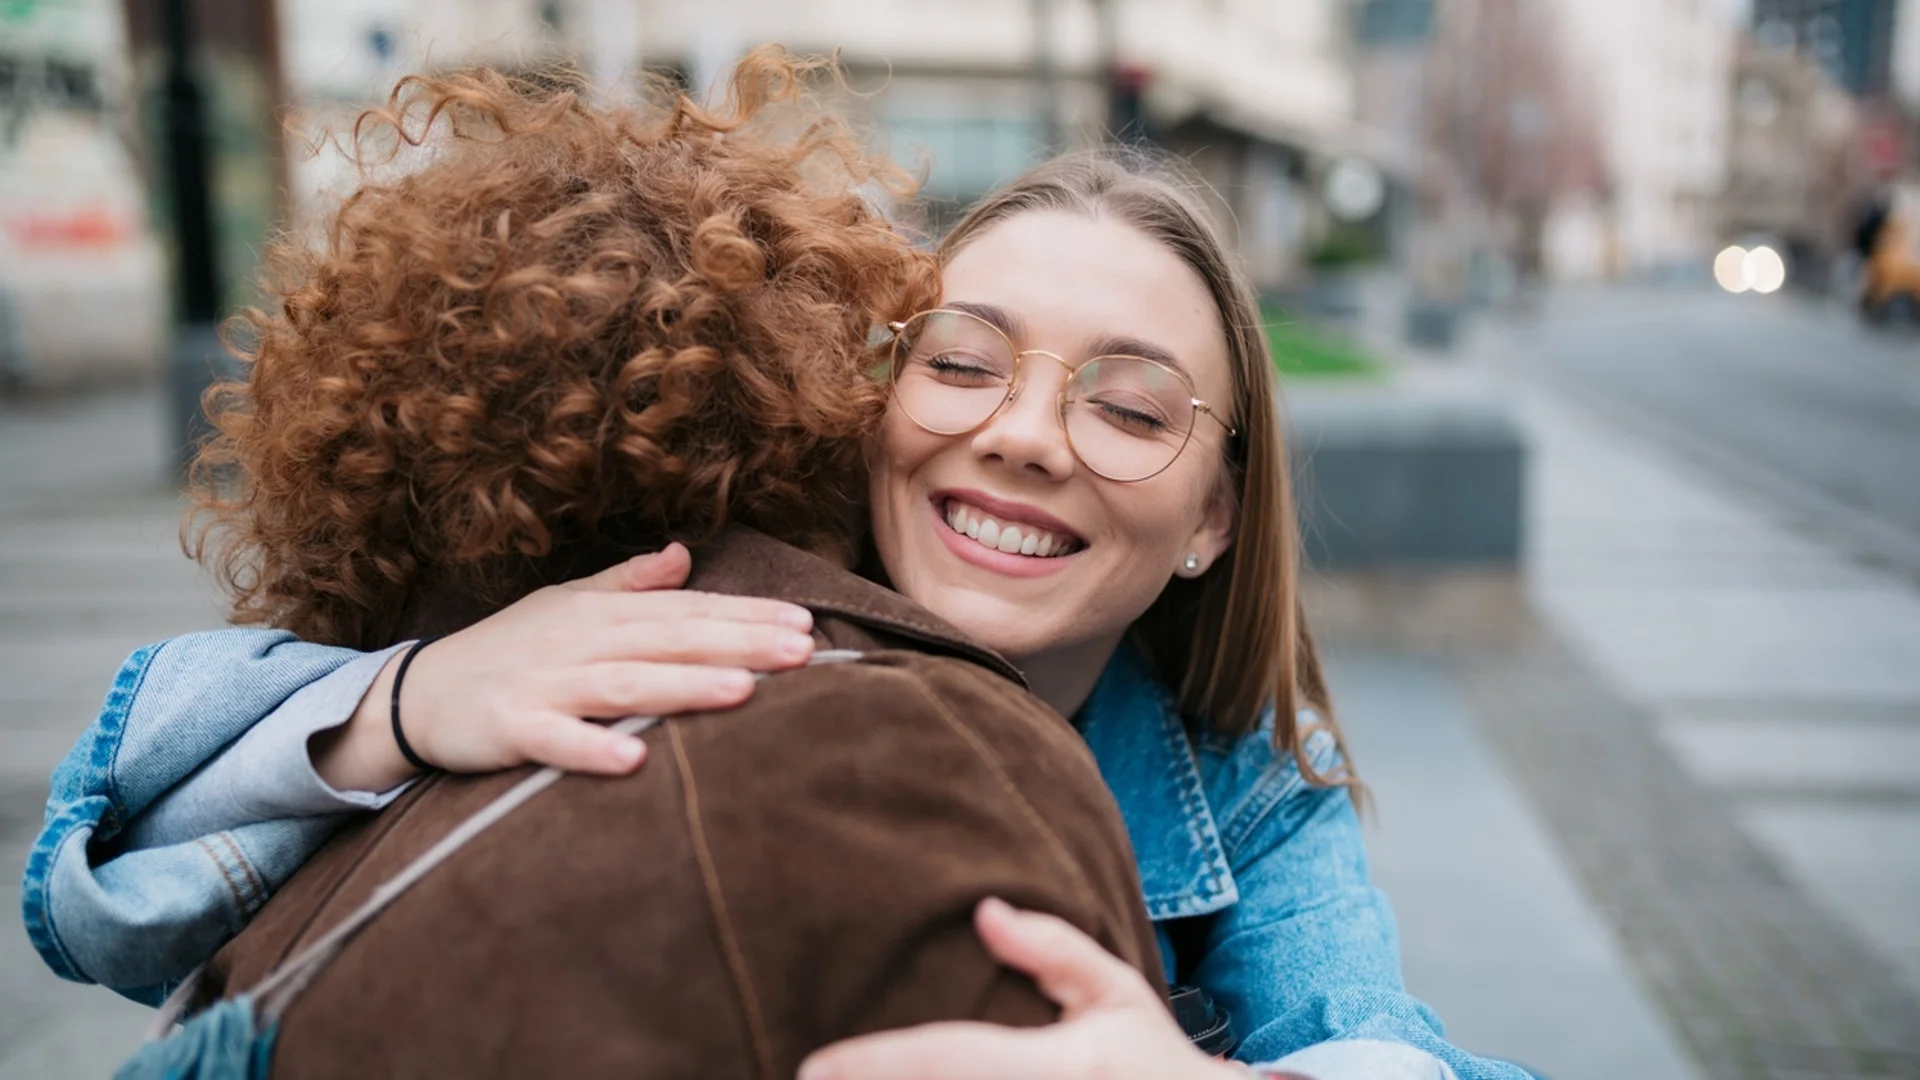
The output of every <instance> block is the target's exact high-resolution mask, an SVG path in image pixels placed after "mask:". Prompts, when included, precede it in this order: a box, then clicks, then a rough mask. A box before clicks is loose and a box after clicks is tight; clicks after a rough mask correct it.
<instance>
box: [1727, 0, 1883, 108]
mask: <svg viewBox="0 0 1920 1080" xmlns="http://www.w3.org/2000/svg"><path fill="white" fill-rule="evenodd" d="M1752 2H1753V27H1754V37H1755V39H1756V40H1757V41H1758V42H1759V43H1760V44H1761V45H1763V46H1767V47H1769V48H1775V49H1791V50H1797V51H1799V52H1801V53H1802V54H1804V55H1805V56H1806V57H1808V58H1809V59H1810V60H1812V61H1813V63H1815V64H1816V65H1818V66H1819V67H1820V69H1821V70H1822V71H1825V72H1826V73H1827V75H1828V76H1830V77H1831V78H1832V79H1833V80H1834V81H1835V82H1836V83H1838V84H1839V85H1840V86H1841V87H1843V88H1844V89H1845V90H1846V91H1847V92H1848V93H1850V94H1853V95H1854V96H1856V97H1881V96H1884V95H1885V94H1887V93H1888V92H1889V90H1890V89H1891V88H1892V78H1893V44H1894V16H1895V13H1896V12H1897V10H1898V9H1899V7H1900V5H1901V0H1752Z"/></svg>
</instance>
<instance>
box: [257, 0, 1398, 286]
mask: <svg viewBox="0 0 1920 1080" xmlns="http://www.w3.org/2000/svg"><path fill="white" fill-rule="evenodd" d="M280 7H281V24H282V27H283V34H284V53H285V60H284V64H285V72H286V83H287V87H288V92H289V95H290V96H291V97H292V98H293V100H294V103H295V104H296V105H297V106H300V107H301V108H302V109H303V110H305V111H306V112H307V113H308V114H309V115H310V116H311V117H312V118H314V120H315V121H316V122H317V121H318V120H323V119H325V118H326V116H327V114H328V111H329V109H332V110H334V112H335V113H336V114H337V112H338V110H339V109H341V108H344V107H346V106H349V105H351V104H357V103H361V102H364V101H365V100H367V99H368V98H370V97H373V96H375V95H378V94H380V93H383V92H384V91H385V89H386V88H387V87H388V86H390V85H391V83H392V81H393V79H394V78H395V77H396V76H398V75H399V74H402V73H404V72H406V71H409V70H417V69H420V68H422V67H444V66H450V65H455V64H464V63H472V62H476V61H480V62H488V63H496V64H507V65H514V64H524V63H537V62H541V61H543V60H546V59H552V58H554V57H556V56H561V55H564V56H568V57H572V58H576V59H578V60H580V61H582V62H583V63H584V64H585V66H586V67H588V69H589V70H591V71H592V72H593V73H594V75H595V76H596V79H597V80H598V81H599V82H600V83H601V84H602V85H603V86H604V85H615V84H617V83H618V82H619V81H620V80H621V79H622V78H623V77H625V76H626V75H628V74H630V73H631V72H632V71H633V70H634V69H636V68H637V67H642V66H644V67H645V68H647V69H649V70H661V71H667V72H671V73H672V74H674V75H675V76H677V77H678V78H679V79H680V80H682V81H683V82H684V83H685V84H686V85H687V86H688V87H689V88H690V89H692V90H693V91H694V92H695V93H706V92H708V91H709V90H710V89H711V87H712V85H713V84H714V83H715V82H716V81H717V80H719V79H720V78H722V77H723V76H724V74H725V73H726V72H727V71H728V69H729V68H730V66H731V65H732V63H733V62H734V60H735V59H737V58H738V57H739V56H740V55H741V54H742V53H744V52H745V51H746V50H747V49H749V48H751V47H753V46H755V45H757V44H760V43H762V42H767V41H776V42H780V43H782V44H784V45H786V46H787V47H789V48H791V49H793V50H795V51H798V52H803V53H830V52H837V53H838V55H839V56H840V58H841V60H842V62H843V64H844V65H845V67H846V69H847V71H848V73H849V75H850V77H851V81H852V83H853V85H854V86H855V87H857V88H860V89H862V90H866V91H871V92H872V93H871V94H870V96H861V97H858V98H856V99H854V100H853V101H852V102H851V104H852V105H853V106H854V107H855V108H858V109H861V110H865V111H866V112H868V113H869V114H870V117H871V119H873V120H874V121H877V126H878V128H879V130H882V131H884V132H886V133H887V135H886V137H887V138H889V139H890V140H891V146H892V149H893V150H894V152H895V153H896V155H897V156H898V157H900V158H901V159H902V160H903V161H906V162H909V163H913V162H924V163H925V167H926V184H925V194H926V195H927V196H928V197H929V199H930V200H931V204H930V214H931V220H929V221H928V222H927V224H928V225H929V226H930V227H932V228H934V229H936V230H937V229H938V228H939V227H941V226H942V225H944V224H945V223H947V222H948V221H950V220H951V218H952V216H953V215H954V214H955V213H957V212H958V210H959V208H961V207H964V206H965V205H966V204H968V203H969V202H971V201H973V200H974V199H977V198H978V197H980V196H981V195H984V194H985V193H987V192H988V191H990V190H992V189H993V188H994V187H996V186H998V185H999V184H1001V183H1004V182H1005V181H1006V180H1008V179H1010V178H1011V177H1012V176H1014V175H1016V174H1017V173H1018V172H1020V171H1021V170H1022V169H1024V168H1026V167H1027V166H1028V165H1030V164H1032V163H1034V162H1036V161H1038V160H1040V159H1041V158H1042V157H1044V156H1045V155H1046V154H1048V153H1049V152H1050V151H1052V150H1057V149H1063V148H1066V147H1070V146H1075V145H1088V144H1092V143H1095V142H1097V141H1099V139H1100V138H1101V137H1102V132H1103V130H1105V129H1112V130H1116V131H1120V132H1122V133H1123V134H1125V135H1126V136H1128V137H1139V136H1146V137H1148V138H1150V139H1151V140H1152V141H1154V142H1156V143H1158V144H1160V145H1163V146H1166V147H1168V148H1169V149H1172V150H1174V151H1175V152H1177V153H1181V154H1182V155H1184V156H1187V157H1188V158H1190V159H1191V160H1192V161H1193V162H1194V164H1195V165H1196V166H1197V167H1198V169H1199V170H1200V171H1201V172H1202V174H1203V175H1204V176H1205V177H1206V179H1207V180H1208V181H1210V182H1211V183H1212V184H1213V186H1214V187H1215V188H1216V189H1218V190H1219V191H1220V193H1221V194H1222V195H1223V196H1224V198H1225V200H1226V205H1225V206H1222V207H1220V208H1219V209H1220V217H1221V221H1222V223H1223V224H1224V225H1226V226H1228V228H1229V235H1234V234H1237V235H1238V236H1239V239H1240V246H1241V249H1242V253H1243V255H1244V256H1245V257H1246V258H1247V259H1248V261H1249V264H1250V265H1251V266H1252V268H1253V269H1254V271H1255V274H1256V277H1258V278H1259V279H1260V280H1261V281H1262V282H1263V283H1264V284H1274V283H1277V282H1280V281H1283V280H1285V279H1287V278H1288V277H1289V276H1291V275H1293V274H1295V273H1296V272H1297V270H1298V266H1297V261H1296V258H1295V253H1297V252H1298V251H1299V250H1301V248H1302V247H1303V246H1304V245H1305V244H1306V243H1307V242H1308V239H1309V238H1310V237H1311V236H1312V235H1313V234H1314V232H1315V230H1316V229H1319V228H1321V224H1320V223H1321V219H1322V216H1323V212H1322V209H1321V205H1322V200H1321V199H1320V197H1319V194H1318V192H1319V185H1320V181H1321V180H1322V178H1323V176H1324V174H1325V172H1326V171H1327V169H1328V167H1329V166H1330V165H1331V163H1333V162H1335V161H1337V160H1340V159H1342V158H1345V157H1350V156H1354V155H1360V156H1367V155H1379V154H1383V153H1386V152H1387V151H1388V148H1386V147H1384V146H1383V145H1382V144H1381V141H1380V140H1378V139H1370V138H1368V137H1367V136H1365V135H1364V133H1362V132H1360V131H1359V130H1358V129H1357V128H1356V126H1355V122H1354V105H1353V92H1352V81H1351V75H1350V69H1349V59H1350V31H1351V27H1350V23H1349V21H1348V3H1347V0H1292V2H1289V3H1285V4H1274V3H1268V2H1265V0H1212V2H1209V3H1205V4H1167V3H1161V2H1155V0H972V2H969V3H965V4H960V3H927V2H925V0H834V2H831V3H825V2H822V3H805V4H796V3H789V2H786V0H725V2H713V3H701V4H685V3H677V2H670V0H472V2H466V0H280ZM337 168H338V165H337V159H335V164H333V165H328V164H325V163H323V162H322V163H314V164H311V165H307V166H302V168H301V169H300V170H298V171H297V175H296V176H295V178H294V182H293V186H294V189H295V191H296V196H297V198H298V199H299V200H300V201H301V203H302V205H303V207H304V206H308V205H309V204H310V203H311V200H312V198H313V196H314V195H315V193H317V192H318V191H320V190H323V189H326V188H328V187H329V186H332V185H336V184H338V183H339V182H340V180H341V177H340V175H339V174H338V172H337Z"/></svg>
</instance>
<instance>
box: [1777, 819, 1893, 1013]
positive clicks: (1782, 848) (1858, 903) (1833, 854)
mask: <svg viewBox="0 0 1920 1080" xmlns="http://www.w3.org/2000/svg"><path fill="white" fill-rule="evenodd" d="M1739 816H1740V819H1741V821H1742V823H1743V824H1744V825H1745V826H1746V827H1747V829H1748V831H1750V832H1751V833H1752V834H1753V835H1754V836H1755V837H1756V838H1758V839H1759V840H1760V841H1761V842H1762V843H1763V844H1764V845H1766V847H1767V848H1768V849H1769V850H1770V851H1771V852H1772V853H1773V854H1774V855H1775V856H1776V857H1777V858H1779V859H1780V861H1781V863H1782V864H1783V865H1785V866H1786V867H1787V868H1788V869H1789V870H1790V871H1791V872H1792V874H1793V876H1794V878H1795V880H1796V881H1797V882H1798V883H1799V885H1800V886H1801V888H1803V889H1805V890H1806V892H1807V893H1808V894H1809V895H1811V896H1813V897H1815V898H1817V899H1818V900H1819V901H1820V902H1821V903H1822V904H1824V905H1825V906H1826V907H1827V908H1828V909H1829V910H1831V911H1832V912H1833V913H1834V914H1835V915H1838V916H1839V917H1840V918H1841V919H1843V920H1845V921H1846V922H1847V923H1848V924H1850V925H1851V926H1853V927H1854V928H1855V930H1856V932H1858V933H1859V934H1860V935H1861V936H1862V937H1863V938H1864V939H1866V940H1868V941H1873V942H1875V943H1877V944H1878V945H1879V946H1880V948H1881V952H1882V955H1883V956H1884V957H1885V959H1887V960H1888V961H1890V962H1892V963H1893V964H1894V965H1895V966H1896V967H1898V969H1899V970H1900V972H1901V974H1902V976H1903V977H1904V978H1905V979H1906V981H1907V983H1908V984H1909V985H1910V986H1911V987H1912V988H1913V989H1914V992H1915V993H1916V994H1920V803H1916V804H1913V805H1907V806H1885V805H1867V806H1863V805H1858V804H1848V803H1841V802H1833V803H1824V804H1822V803H1809V802H1805V801H1801V800H1793V801H1789V802H1781V801H1772V800H1763V799H1756V800H1751V801H1748V802H1747V803H1745V805H1743V807H1742V808H1741V809H1740V811H1739Z"/></svg>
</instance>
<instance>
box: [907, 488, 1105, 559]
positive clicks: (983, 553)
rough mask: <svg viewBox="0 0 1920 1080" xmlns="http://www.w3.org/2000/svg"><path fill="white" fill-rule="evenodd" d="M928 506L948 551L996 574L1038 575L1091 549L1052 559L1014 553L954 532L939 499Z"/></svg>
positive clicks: (935, 526)
mask: <svg viewBox="0 0 1920 1080" xmlns="http://www.w3.org/2000/svg"><path fill="white" fill-rule="evenodd" d="M927 508H928V510H929V511H931V512H932V514H933V531H934V532H937V533H939V534H940V539H941V541H942V542H944V543H945V544H946V545H947V550H948V551H951V552H953V553H954V554H955V555H956V556H958V557H959V558H960V559H961V560H962V561H965V562H970V563H972V564H973V565H975V566H978V567H980V568H981V569H982V570H991V571H993V572H994V573H996V574H1005V575H1006V576H1008V577H1019V578H1037V577H1045V576H1047V575H1048V574H1057V573H1059V572H1060V571H1062V570H1065V569H1066V568H1067V564H1068V563H1070V562H1072V561H1073V560H1075V559H1077V558H1079V557H1080V556H1081V554H1083V553H1084V552H1085V551H1086V550H1087V549H1086V548H1081V549H1080V550H1079V551H1076V552H1074V553H1073V554H1071V555H1056V556H1054V557H1053V558H1049V559H1036V558H1034V557H1033V556H1031V555H1011V554H1008V553H1007V552H1004V551H998V550H996V549H994V548H990V547H987V546H986V545H984V544H982V543H980V542H979V541H978V540H975V539H974V538H972V537H971V536H968V535H967V534H966V533H959V532H954V531H953V526H951V525H948V524H947V517H946V514H945V513H943V512H942V511H941V508H940V505H939V504H938V503H935V502H932V501H929V502H928V503H927Z"/></svg>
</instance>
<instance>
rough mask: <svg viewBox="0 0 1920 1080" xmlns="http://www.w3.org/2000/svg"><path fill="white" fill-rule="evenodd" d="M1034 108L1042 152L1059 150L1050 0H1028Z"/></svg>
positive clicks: (1058, 84) (1058, 116) (1056, 85)
mask: <svg viewBox="0 0 1920 1080" xmlns="http://www.w3.org/2000/svg"><path fill="white" fill-rule="evenodd" d="M1030 10H1031V14H1032V17H1033V82H1034V97H1035V101H1034V108H1035V111H1037V112H1038V113H1039V114H1040V141H1041V142H1042V143H1044V144H1045V146H1044V150H1043V152H1044V153H1045V154H1046V155H1048V156H1051V155H1053V154H1057V153H1059V152H1060V147H1061V138H1060V103H1059V98H1060V77H1059V69H1058V68H1057V67H1056V65H1055V64H1054V59H1053V0H1031V8H1030Z"/></svg>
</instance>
